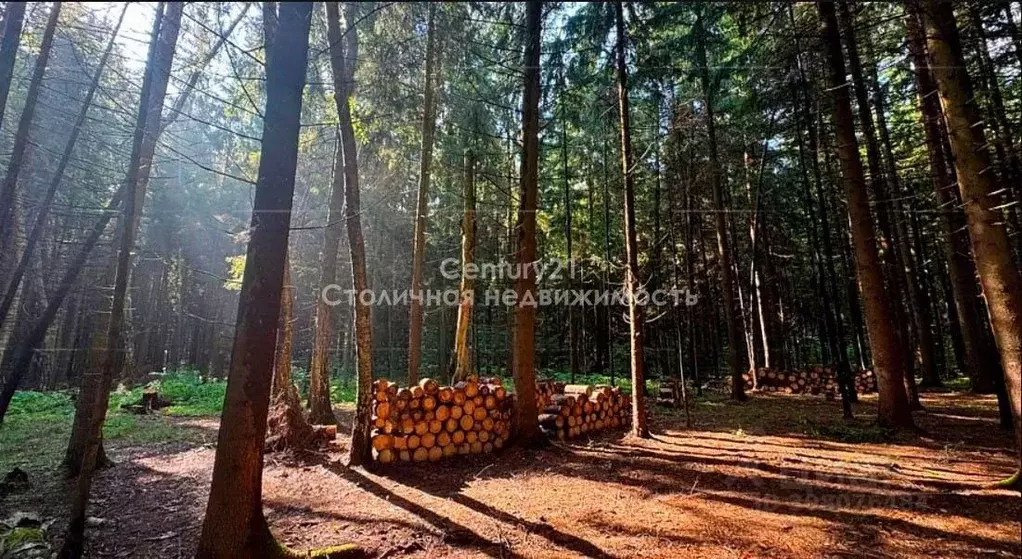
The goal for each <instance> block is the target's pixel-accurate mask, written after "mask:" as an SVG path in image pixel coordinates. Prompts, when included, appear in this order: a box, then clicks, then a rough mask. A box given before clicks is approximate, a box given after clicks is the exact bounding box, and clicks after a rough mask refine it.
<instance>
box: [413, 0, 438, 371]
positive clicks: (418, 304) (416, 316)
mask: <svg viewBox="0 0 1022 559" xmlns="http://www.w3.org/2000/svg"><path fill="white" fill-rule="evenodd" d="M428 13H429V15H428V16H427V20H426V80H425V85H424V86H423V97H422V150H421V155H420V159H419V192H418V195H417V197H416V202H415V237H414V239H413V241H412V295H413V297H411V300H410V301H409V305H408V323H409V324H408V385H409V386H412V385H414V384H416V383H417V382H419V366H420V365H421V362H422V322H423V306H422V274H423V266H424V264H425V261H426V227H427V225H428V224H429V185H430V179H431V175H430V174H431V168H432V166H433V138H434V136H435V134H436V103H435V101H434V96H435V89H436V80H437V75H436V70H435V68H434V64H435V61H436V29H435V28H434V26H435V22H434V19H435V17H436V4H435V3H433V2H431V3H429V12H428Z"/></svg>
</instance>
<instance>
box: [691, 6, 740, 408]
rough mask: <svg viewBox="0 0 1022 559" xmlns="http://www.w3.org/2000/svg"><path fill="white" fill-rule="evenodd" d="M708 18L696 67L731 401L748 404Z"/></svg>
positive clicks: (699, 36) (701, 28) (701, 26)
mask: <svg viewBox="0 0 1022 559" xmlns="http://www.w3.org/2000/svg"><path fill="white" fill-rule="evenodd" d="M703 17H704V14H703V13H702V12H700V14H699V19H698V21H697V23H696V64H697V65H698V68H699V75H700V80H701V82H702V88H703V98H704V100H705V101H706V130H707V134H708V135H709V144H710V145H709V148H710V175H711V176H710V184H711V186H712V188H713V211H714V213H715V216H714V217H715V222H716V228H717V257H718V260H719V263H720V274H721V276H722V279H723V281H722V284H721V289H722V290H723V291H724V321H725V323H726V324H727V340H728V350H729V352H728V369H729V372H730V375H731V399H733V400H737V401H744V400H746V399H747V396H746V395H745V383H744V381H743V380H742V375H743V374H744V373H745V372H747V370H748V369H747V368H746V367H745V366H744V365H743V364H742V361H743V357H746V352H747V348H746V347H745V337H744V334H743V333H742V329H741V325H740V324H739V317H738V316H737V313H738V309H737V307H738V301H737V300H736V285H735V278H734V271H733V270H734V262H733V258H732V255H731V243H730V242H729V240H728V230H727V213H726V212H727V208H726V207H725V206H724V185H723V184H721V183H722V180H721V177H720V168H721V167H720V157H719V156H718V153H717V131H716V124H715V122H714V95H715V92H714V89H715V86H714V85H713V84H712V83H711V80H710V68H709V61H708V57H707V54H706V28H705V22H704V21H703Z"/></svg>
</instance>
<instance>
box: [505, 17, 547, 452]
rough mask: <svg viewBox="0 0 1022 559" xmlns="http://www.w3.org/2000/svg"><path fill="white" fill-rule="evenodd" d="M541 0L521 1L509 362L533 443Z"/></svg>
mask: <svg viewBox="0 0 1022 559" xmlns="http://www.w3.org/2000/svg"><path fill="white" fill-rule="evenodd" d="M542 20H543V3H542V2H538V1H535V0H533V1H530V2H528V3H526V5H525V56H524V60H523V62H524V67H525V81H524V86H523V91H522V162H521V177H519V180H520V182H519V189H518V200H519V202H518V203H519V206H518V220H517V225H516V227H515V228H516V229H517V232H518V246H517V251H518V258H517V259H516V261H517V265H518V267H519V268H518V274H517V276H518V279H517V280H516V281H515V293H516V295H517V297H516V301H517V302H516V305H515V315H514V316H515V326H514V333H513V341H512V346H513V348H514V349H513V355H514V357H513V366H514V381H515V393H516V394H517V399H516V400H515V406H516V407H517V423H518V425H517V427H518V436H519V437H520V438H521V439H522V441H523V442H524V443H526V444H532V443H533V442H534V441H535V440H536V438H537V436H538V433H539V416H538V415H537V410H536V371H535V366H534V363H535V359H536V305H535V300H536V299H535V298H536V274H535V271H534V269H533V267H532V266H530V265H528V264H529V263H531V262H534V261H535V260H536V212H537V209H538V208H539V102H540V84H539V77H540V67H539V64H540V42H541V40H542V36H541V29H540V27H541V25H542Z"/></svg>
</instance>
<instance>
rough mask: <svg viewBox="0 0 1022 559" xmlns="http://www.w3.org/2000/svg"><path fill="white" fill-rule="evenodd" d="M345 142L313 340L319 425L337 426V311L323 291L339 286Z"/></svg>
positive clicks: (312, 386)
mask: <svg viewBox="0 0 1022 559" xmlns="http://www.w3.org/2000/svg"><path fill="white" fill-rule="evenodd" d="M342 151H343V150H342V149H341V138H340V135H338V136H337V145H336V147H335V148H334V168H333V179H332V180H331V184H330V205H329V209H328V210H327V223H326V228H325V229H324V230H323V252H322V254H321V255H320V275H319V288H320V292H318V295H319V296H317V297H316V329H315V333H314V337H313V346H312V363H311V366H310V367H309V421H311V422H312V423H316V424H321V425H323V424H328V423H336V422H337V418H336V417H334V412H333V406H332V404H331V402H330V353H329V351H330V348H329V345H330V337H331V334H332V326H333V325H332V322H333V308H332V307H330V306H329V305H327V302H326V301H325V300H324V299H323V297H322V294H323V293H322V290H324V289H327V287H328V286H330V285H334V284H335V283H337V250H338V248H339V245H340V240H341V234H342V233H343V230H342V223H341V220H342V218H341V215H342V213H343V212H344V157H343V155H342Z"/></svg>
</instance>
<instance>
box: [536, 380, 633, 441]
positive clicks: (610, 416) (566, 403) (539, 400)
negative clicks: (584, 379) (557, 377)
mask: <svg viewBox="0 0 1022 559" xmlns="http://www.w3.org/2000/svg"><path fill="white" fill-rule="evenodd" d="M536 404H537V406H536V407H537V409H538V410H539V426H540V429H541V430H542V431H543V433H544V434H546V435H547V436H548V437H550V438H556V439H559V440H564V439H571V438H574V437H578V436H580V435H584V434H586V433H596V432H598V431H602V430H604V429H614V428H617V427H620V426H622V425H627V424H628V423H629V421H630V420H631V417H632V416H631V414H632V406H631V401H630V400H629V399H628V396H627V395H625V394H622V393H621V389H620V388H611V387H609V386H592V385H586V384H564V383H559V382H551V381H539V382H538V383H537V385H536Z"/></svg>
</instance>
